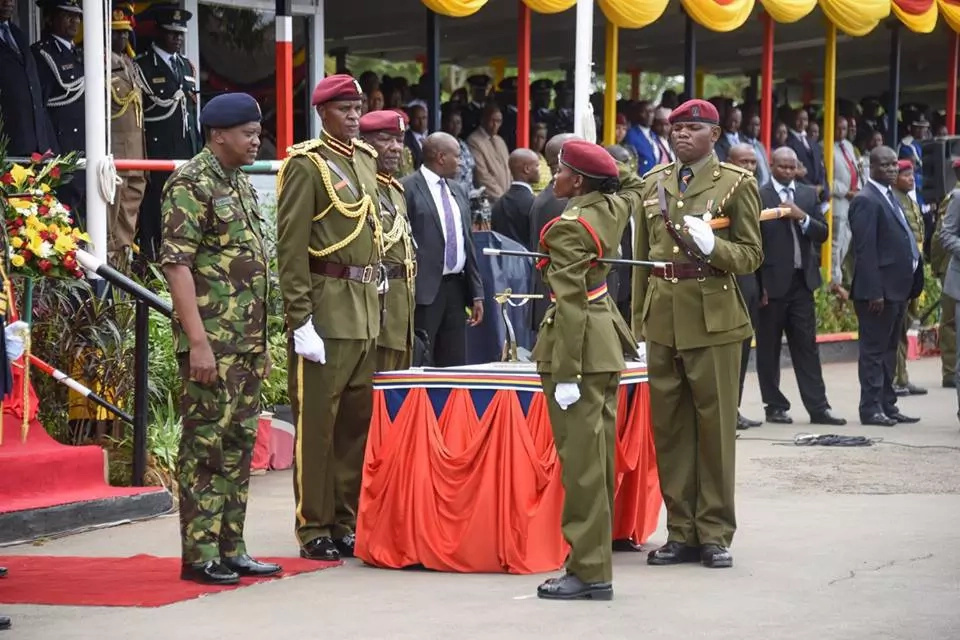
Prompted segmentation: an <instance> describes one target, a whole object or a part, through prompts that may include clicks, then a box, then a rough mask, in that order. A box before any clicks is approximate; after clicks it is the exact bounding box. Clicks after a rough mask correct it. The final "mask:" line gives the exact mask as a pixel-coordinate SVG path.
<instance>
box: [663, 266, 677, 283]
mask: <svg viewBox="0 0 960 640" xmlns="http://www.w3.org/2000/svg"><path fill="white" fill-rule="evenodd" d="M663 279H664V280H669V281H670V282H672V283H673V284H677V271H676V269H675V268H674V266H673V263H672V262H668V263H666V264H665V265H664V266H663Z"/></svg>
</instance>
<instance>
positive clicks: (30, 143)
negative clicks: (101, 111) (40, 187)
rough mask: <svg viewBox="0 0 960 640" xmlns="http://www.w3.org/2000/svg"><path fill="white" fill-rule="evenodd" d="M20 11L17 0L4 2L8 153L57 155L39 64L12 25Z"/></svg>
mask: <svg viewBox="0 0 960 640" xmlns="http://www.w3.org/2000/svg"><path fill="white" fill-rule="evenodd" d="M16 8H17V3H16V0H0V69H2V71H0V114H2V116H3V130H2V133H3V134H5V135H6V136H7V137H8V138H9V142H8V145H7V153H8V154H10V155H11V156H29V155H30V154H31V153H43V152H44V151H47V150H48V149H49V150H52V151H55V152H56V151H59V147H58V145H57V139H56V136H55V135H54V133H53V126H52V125H51V124H50V117H49V116H48V115H47V109H46V102H45V101H44V98H43V89H42V85H41V84H40V76H39V74H38V72H37V61H36V59H35V58H34V57H33V56H32V55H31V54H30V42H29V41H28V40H27V36H26V35H25V34H24V33H23V31H21V30H20V28H19V27H18V26H17V25H15V24H13V22H11V18H13V13H14V11H15V9H16Z"/></svg>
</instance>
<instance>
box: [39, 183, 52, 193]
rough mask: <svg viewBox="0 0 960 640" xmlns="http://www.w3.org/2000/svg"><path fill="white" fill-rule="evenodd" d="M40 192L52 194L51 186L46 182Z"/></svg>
mask: <svg viewBox="0 0 960 640" xmlns="http://www.w3.org/2000/svg"><path fill="white" fill-rule="evenodd" d="M40 191H43V192H44V193H50V185H48V184H47V183H46V182H44V183H43V184H41V185H40Z"/></svg>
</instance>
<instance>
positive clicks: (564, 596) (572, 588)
mask: <svg viewBox="0 0 960 640" xmlns="http://www.w3.org/2000/svg"><path fill="white" fill-rule="evenodd" d="M537 597H538V598H543V599H545V600H613V584H611V583H609V582H584V581H583V580H581V579H580V578H578V577H577V576H575V575H573V574H572V573H568V574H566V575H564V576H561V577H559V578H551V579H550V580H547V581H546V582H544V583H543V584H541V585H540V586H539V587H537Z"/></svg>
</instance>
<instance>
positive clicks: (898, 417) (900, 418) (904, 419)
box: [887, 411, 920, 424]
mask: <svg viewBox="0 0 960 640" xmlns="http://www.w3.org/2000/svg"><path fill="white" fill-rule="evenodd" d="M887 417H888V418H890V419H891V420H893V421H894V422H898V423H901V424H915V423H917V422H920V418H911V417H910V416H905V415H903V414H902V413H900V412H899V411H897V412H896V413H888V414H887Z"/></svg>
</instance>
